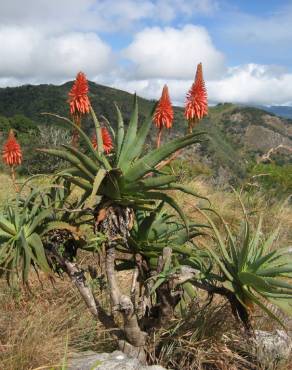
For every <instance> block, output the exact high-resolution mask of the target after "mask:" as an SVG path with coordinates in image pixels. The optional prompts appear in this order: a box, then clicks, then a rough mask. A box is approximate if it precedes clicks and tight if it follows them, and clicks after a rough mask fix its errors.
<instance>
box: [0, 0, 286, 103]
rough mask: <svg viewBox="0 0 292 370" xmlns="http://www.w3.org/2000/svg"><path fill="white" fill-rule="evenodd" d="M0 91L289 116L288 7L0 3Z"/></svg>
mask: <svg viewBox="0 0 292 370" xmlns="http://www.w3.org/2000/svg"><path fill="white" fill-rule="evenodd" d="M0 45H1V48H0V86H1V87H6V86H19V85H23V84H28V83H29V84H40V83H53V84H61V83H64V82H66V81H68V80H72V79H74V77H75V76H76V74H77V72H79V71H83V72H84V73H85V74H86V75H87V77H88V79H90V80H92V81H95V82H97V83H100V84H103V85H108V86H112V87H116V88H120V89H122V90H126V91H129V92H131V93H133V92H137V93H138V94H139V95H140V96H143V97H145V98H150V99H157V98H159V96H160V94H161V90H162V87H163V85H164V84H167V85H168V86H169V90H170V96H171V99H172V101H173V103H174V104H183V103H184V100H185V96H186V92H187V91H188V90H189V88H190V86H191V84H192V82H193V79H194V76H195V71H196V66H197V64H198V63H200V62H202V63H203V72H204V77H205V81H206V86H207V90H208V97H209V102H210V103H211V104H216V103H219V102H234V103H243V104H263V105H291V106H292V47H291V45H292V0H49V1H48V0H8V1H4V0H1V2H0Z"/></svg>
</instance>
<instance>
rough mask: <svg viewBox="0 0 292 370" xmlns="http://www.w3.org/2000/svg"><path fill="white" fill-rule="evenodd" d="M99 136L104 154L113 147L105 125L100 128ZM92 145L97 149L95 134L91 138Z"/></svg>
mask: <svg viewBox="0 0 292 370" xmlns="http://www.w3.org/2000/svg"><path fill="white" fill-rule="evenodd" d="M101 136H102V142H103V149H104V151H105V152H106V154H109V153H110V152H111V151H112V149H113V142H112V138H111V136H110V134H109V132H108V130H107V129H106V128H105V127H102V128H101ZM92 145H93V147H94V149H97V139H96V135H94V137H93V138H92Z"/></svg>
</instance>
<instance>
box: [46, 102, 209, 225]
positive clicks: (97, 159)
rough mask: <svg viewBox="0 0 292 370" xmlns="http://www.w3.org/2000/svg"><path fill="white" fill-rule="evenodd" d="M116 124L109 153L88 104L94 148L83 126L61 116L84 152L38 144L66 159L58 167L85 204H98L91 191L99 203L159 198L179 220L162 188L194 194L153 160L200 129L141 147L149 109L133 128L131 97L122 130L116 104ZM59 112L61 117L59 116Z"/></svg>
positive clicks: (134, 204)
mask: <svg viewBox="0 0 292 370" xmlns="http://www.w3.org/2000/svg"><path fill="white" fill-rule="evenodd" d="M116 109H117V117H118V129H117V134H116V135H115V138H114V140H115V146H114V153H113V154H112V155H110V156H105V154H104V151H103V145H102V136H101V128H100V124H99V121H98V119H97V117H96V115H95V113H94V111H93V110H92V109H91V113H92V117H93V121H94V123H95V129H96V136H97V143H98V149H97V150H95V149H94V148H93V145H92V143H91V141H90V139H89V137H88V136H87V135H86V134H85V133H84V131H83V130H82V129H81V128H80V127H78V126H77V125H75V124H74V123H73V122H70V121H69V120H68V119H66V118H63V120H64V122H66V123H67V124H68V125H70V126H73V127H74V128H75V129H76V130H78V132H79V133H80V136H81V138H83V141H84V145H85V148H86V153H83V152H81V151H80V150H78V149H76V148H72V147H71V146H67V145H63V149H42V151H43V152H46V153H48V154H51V155H54V156H57V157H59V158H62V159H64V160H67V161H68V162H69V163H70V164H71V166H72V167H71V168H68V169H67V170H64V171H62V173H61V174H60V175H62V176H63V177H64V178H65V179H67V180H68V181H70V182H72V183H74V184H75V185H77V186H79V187H80V188H82V189H83V190H84V191H85V196H84V197H85V198H87V201H88V203H87V205H88V206H96V205H97V204H98V201H97V198H96V196H99V197H102V198H101V203H103V204H104V203H107V204H112V203H114V204H115V205H121V206H123V207H126V206H129V207H131V208H139V209H151V208H153V207H155V204H156V201H157V200H161V201H164V202H166V203H168V204H169V205H170V206H171V207H173V208H174V209H175V210H176V211H177V212H178V213H179V215H180V216H181V217H182V219H184V220H185V217H184V213H183V212H182V210H181V208H180V207H179V205H178V204H177V203H176V201H175V200H174V199H173V198H172V197H170V196H169V195H168V194H167V193H165V190H179V191H182V192H186V193H190V194H193V195H197V194H195V193H194V192H193V191H192V190H191V189H188V188H187V187H185V186H183V185H181V184H178V183H177V182H176V180H177V177H176V176H174V175H168V174H164V173H163V172H161V171H158V170H157V169H156V166H157V165H158V164H159V163H161V162H162V161H163V160H164V159H165V158H168V157H169V156H170V155H171V154H172V153H174V152H176V151H178V150H179V149H182V148H184V147H186V146H189V145H191V144H195V143H199V142H201V141H202V140H203V134H204V133H203V132H196V133H193V134H189V135H186V136H184V137H181V138H177V139H174V140H172V141H171V142H169V143H167V144H165V145H163V146H162V147H160V148H159V149H155V150H152V151H151V152H149V153H146V154H145V153H144V147H145V141H146V138H147V135H148V134H149V131H150V128H151V124H152V116H153V112H151V114H150V115H149V116H148V117H147V118H146V120H145V121H144V123H143V124H142V125H141V127H140V128H138V103H137V98H136V97H135V99H134V108H133V112H132V115H131V119H130V122H129V126H128V128H127V130H125V126H124V121H123V117H122V114H121V112H120V110H119V108H118V107H116ZM61 118H62V117H61Z"/></svg>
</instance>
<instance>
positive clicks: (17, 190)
mask: <svg viewBox="0 0 292 370" xmlns="http://www.w3.org/2000/svg"><path fill="white" fill-rule="evenodd" d="M10 169H11V179H12V183H13V186H14V189H15V191H16V192H17V193H18V192H19V187H18V185H17V184H16V174H15V168H14V166H11V167H10Z"/></svg>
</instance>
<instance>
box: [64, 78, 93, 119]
mask: <svg viewBox="0 0 292 370" xmlns="http://www.w3.org/2000/svg"><path fill="white" fill-rule="evenodd" d="M88 90H89V89H88V82H87V79H86V76H85V74H84V73H82V72H79V73H78V74H77V76H76V80H75V82H74V84H73V86H72V88H71V90H70V92H69V104H70V113H71V115H72V116H73V117H81V116H82V115H84V114H87V113H89V110H90V101H89V98H88Z"/></svg>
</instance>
